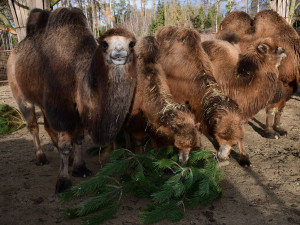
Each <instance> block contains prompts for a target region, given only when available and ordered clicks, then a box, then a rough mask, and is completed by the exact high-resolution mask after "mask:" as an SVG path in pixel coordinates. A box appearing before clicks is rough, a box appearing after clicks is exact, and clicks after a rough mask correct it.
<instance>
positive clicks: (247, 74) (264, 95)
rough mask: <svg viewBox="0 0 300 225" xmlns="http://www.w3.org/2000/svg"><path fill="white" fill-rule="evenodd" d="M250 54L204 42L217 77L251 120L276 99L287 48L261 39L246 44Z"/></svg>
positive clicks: (234, 48) (226, 45) (227, 45)
mask: <svg viewBox="0 0 300 225" xmlns="http://www.w3.org/2000/svg"><path fill="white" fill-rule="evenodd" d="M247 45H248V47H247V51H245V53H244V54H240V52H239V50H238V48H236V47H235V46H234V45H232V44H230V43H228V42H227V41H223V40H211V41H205V42H203V43H202V46H203V49H204V50H205V52H206V53H207V54H208V56H209V58H210V60H211V62H212V63H213V66H214V77H215V79H216V81H217V83H218V84H219V86H220V87H221V89H222V91H223V92H224V93H225V94H226V95H227V96H229V97H230V98H231V99H233V100H234V101H236V103H237V104H238V105H239V109H240V110H241V113H242V115H243V119H245V120H246V121H248V120H249V119H251V118H252V117H253V116H254V115H255V114H256V113H258V112H259V111H260V110H261V109H263V108H264V107H266V105H267V103H268V102H269V101H270V99H271V98H272V97H273V93H274V92H275V91H276V84H277V78H278V76H279V72H278V66H279V65H280V62H281V60H282V59H283V58H285V57H286V53H285V51H284V49H282V48H281V47H278V46H275V45H274V43H273V41H272V40H271V39H266V38H262V39H258V40H256V41H253V42H250V43H248V44H247Z"/></svg>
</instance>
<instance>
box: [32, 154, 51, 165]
mask: <svg viewBox="0 0 300 225" xmlns="http://www.w3.org/2000/svg"><path fill="white" fill-rule="evenodd" d="M35 164H36V165H37V166H43V165H46V164H49V161H48V159H47V157H46V155H45V153H41V154H38V156H37V157H36V163H35Z"/></svg>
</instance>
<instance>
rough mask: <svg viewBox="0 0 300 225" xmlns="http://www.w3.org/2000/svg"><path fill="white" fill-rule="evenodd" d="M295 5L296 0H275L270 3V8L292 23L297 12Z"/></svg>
mask: <svg viewBox="0 0 300 225" xmlns="http://www.w3.org/2000/svg"><path fill="white" fill-rule="evenodd" d="M295 3H296V1H295V0H291V1H288V0H273V1H271V2H270V7H271V9H273V10H274V11H276V12H277V13H278V14H279V15H280V16H282V17H283V18H285V19H286V20H287V21H288V22H289V23H291V19H292V16H293V15H294V12H295Z"/></svg>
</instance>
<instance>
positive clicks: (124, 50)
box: [100, 36, 135, 66]
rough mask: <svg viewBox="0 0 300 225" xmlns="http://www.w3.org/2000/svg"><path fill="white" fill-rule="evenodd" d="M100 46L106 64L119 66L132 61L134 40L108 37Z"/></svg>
mask: <svg viewBox="0 0 300 225" xmlns="http://www.w3.org/2000/svg"><path fill="white" fill-rule="evenodd" d="M100 44H101V46H102V49H103V52H104V54H105V59H106V61H107V63H108V64H114V65H116V66H121V65H125V64H126V63H128V62H131V61H132V58H133V48H134V46H135V40H131V39H130V38H128V37H123V36H110V37H107V38H105V39H104V40H102V41H101V43H100Z"/></svg>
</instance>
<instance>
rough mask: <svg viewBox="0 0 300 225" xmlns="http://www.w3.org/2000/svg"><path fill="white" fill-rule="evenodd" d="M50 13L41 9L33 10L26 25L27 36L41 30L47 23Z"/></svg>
mask: <svg viewBox="0 0 300 225" xmlns="http://www.w3.org/2000/svg"><path fill="white" fill-rule="evenodd" d="M49 16H50V11H48V10H42V9H33V10H31V11H30V14H29V16H28V20H27V24H26V34H27V36H29V35H33V34H35V33H36V32H38V31H41V30H43V29H44V28H45V27H46V25H47V22H48V18H49Z"/></svg>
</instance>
